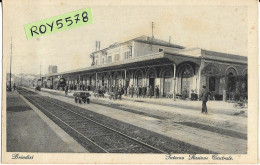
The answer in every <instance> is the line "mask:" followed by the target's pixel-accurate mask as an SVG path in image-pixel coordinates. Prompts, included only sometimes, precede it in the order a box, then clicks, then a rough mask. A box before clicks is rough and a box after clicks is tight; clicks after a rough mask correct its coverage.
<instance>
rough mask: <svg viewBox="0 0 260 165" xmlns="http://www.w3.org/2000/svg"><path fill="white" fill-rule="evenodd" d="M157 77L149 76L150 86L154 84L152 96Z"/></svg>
mask: <svg viewBox="0 0 260 165" xmlns="http://www.w3.org/2000/svg"><path fill="white" fill-rule="evenodd" d="M154 84H155V78H149V86H152V96H153V93H154V92H153V91H154Z"/></svg>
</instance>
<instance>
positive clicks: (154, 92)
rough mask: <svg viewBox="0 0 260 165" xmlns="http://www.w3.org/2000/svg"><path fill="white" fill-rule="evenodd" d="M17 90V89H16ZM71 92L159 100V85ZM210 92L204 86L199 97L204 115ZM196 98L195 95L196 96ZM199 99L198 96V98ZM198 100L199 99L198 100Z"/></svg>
mask: <svg viewBox="0 0 260 165" xmlns="http://www.w3.org/2000/svg"><path fill="white" fill-rule="evenodd" d="M14 88H15V87H14ZM69 89H70V90H83V91H90V90H96V91H99V92H103V93H106V92H113V93H115V94H116V95H118V96H119V97H120V98H121V96H122V95H125V96H130V97H132V98H133V96H134V95H136V97H137V98H141V97H143V98H146V97H147V98H152V97H153V96H154V97H155V98H159V92H160V89H159V85H156V86H155V88H154V89H153V87H152V86H151V85H150V86H135V87H134V86H133V85H131V87H130V86H128V87H126V86H122V85H119V86H114V85H111V86H110V88H107V87H106V86H97V87H95V86H90V85H88V86H86V85H66V86H65V95H67V94H68V91H69ZM192 94H194V92H192ZM209 94H210V92H209V91H208V90H207V89H206V86H205V85H203V88H202V91H201V94H200V96H199V99H200V100H201V101H202V113H208V110H207V101H208V97H209ZM194 97H195V95H194ZM196 97H197V96H196ZM196 100H197V98H196Z"/></svg>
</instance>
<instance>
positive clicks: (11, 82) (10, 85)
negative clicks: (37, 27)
mask: <svg viewBox="0 0 260 165" xmlns="http://www.w3.org/2000/svg"><path fill="white" fill-rule="evenodd" d="M9 90H10V91H12V37H11V55H10V88H9Z"/></svg>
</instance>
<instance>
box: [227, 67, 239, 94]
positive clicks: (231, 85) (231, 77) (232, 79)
mask: <svg viewBox="0 0 260 165" xmlns="http://www.w3.org/2000/svg"><path fill="white" fill-rule="evenodd" d="M226 75H227V81H228V82H227V91H228V92H232V93H234V92H236V88H237V84H238V83H237V78H236V77H237V71H236V70H235V69H234V68H233V67H229V68H228V69H227V70H226Z"/></svg>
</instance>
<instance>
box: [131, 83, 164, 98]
mask: <svg viewBox="0 0 260 165" xmlns="http://www.w3.org/2000/svg"><path fill="white" fill-rule="evenodd" d="M128 88H129V92H128V93H129V95H130V96H131V97H133V96H134V94H136V97H143V98H145V97H149V98H152V97H153V96H154V97H155V98H159V85H156V86H155V88H154V89H153V87H152V86H151V85H150V86H143V87H142V86H135V87H134V86H133V85H132V86H131V87H128Z"/></svg>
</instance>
